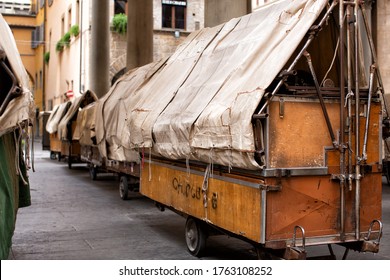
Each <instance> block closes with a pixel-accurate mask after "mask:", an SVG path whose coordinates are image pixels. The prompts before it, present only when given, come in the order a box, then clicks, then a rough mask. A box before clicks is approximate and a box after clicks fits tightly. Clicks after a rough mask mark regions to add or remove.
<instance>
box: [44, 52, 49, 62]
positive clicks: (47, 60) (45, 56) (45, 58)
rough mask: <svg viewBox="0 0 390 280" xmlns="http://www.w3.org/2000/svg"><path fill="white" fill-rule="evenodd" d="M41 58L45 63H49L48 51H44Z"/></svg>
mask: <svg viewBox="0 0 390 280" xmlns="http://www.w3.org/2000/svg"><path fill="white" fill-rule="evenodd" d="M43 58H44V60H45V63H46V64H49V60H50V52H45V54H44V56H43Z"/></svg>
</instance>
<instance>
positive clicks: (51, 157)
mask: <svg viewBox="0 0 390 280" xmlns="http://www.w3.org/2000/svg"><path fill="white" fill-rule="evenodd" d="M56 157H57V156H56V153H55V152H50V159H51V160H55V159H56Z"/></svg>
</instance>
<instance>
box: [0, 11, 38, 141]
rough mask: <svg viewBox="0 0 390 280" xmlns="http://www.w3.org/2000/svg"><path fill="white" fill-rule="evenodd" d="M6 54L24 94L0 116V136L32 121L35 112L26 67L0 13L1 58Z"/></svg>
mask: <svg viewBox="0 0 390 280" xmlns="http://www.w3.org/2000/svg"><path fill="white" fill-rule="evenodd" d="M4 55H5V58H6V60H7V61H8V63H9V66H10V68H11V71H12V72H13V75H14V76H15V78H16V80H17V82H18V86H19V87H20V88H21V89H22V94H21V95H20V96H19V97H16V98H14V99H13V100H12V101H11V102H10V103H9V104H8V106H7V107H6V109H5V111H4V113H3V114H2V115H1V116H0V136H1V135H3V134H5V133H7V132H9V131H12V130H14V129H15V128H18V126H19V124H20V123H23V122H25V121H28V122H31V123H32V122H33V120H34V114H35V110H34V107H35V106H34V101H33V97H32V94H31V92H30V90H29V88H28V76H27V72H26V69H25V68H24V66H23V63H22V60H21V58H20V55H19V52H18V49H17V47H16V43H15V40H14V37H13V35H12V32H11V30H10V28H9V26H8V24H7V23H6V22H5V20H4V18H3V16H2V15H1V14H0V59H3V58H4V57H3V56H4ZM2 57H3V58H2ZM0 79H1V77H0ZM0 94H1V95H2V97H5V95H7V94H8V92H0ZM0 105H1V104H0Z"/></svg>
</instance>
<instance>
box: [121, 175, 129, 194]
mask: <svg viewBox="0 0 390 280" xmlns="http://www.w3.org/2000/svg"><path fill="white" fill-rule="evenodd" d="M119 196H120V197H121V199H122V200H127V199H129V183H128V180H127V176H125V175H122V176H120V178H119Z"/></svg>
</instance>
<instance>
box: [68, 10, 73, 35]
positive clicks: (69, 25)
mask: <svg viewBox="0 0 390 280" xmlns="http://www.w3.org/2000/svg"><path fill="white" fill-rule="evenodd" d="M71 26H72V8H71V7H70V8H69V9H68V31H69V30H70V28H71Z"/></svg>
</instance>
